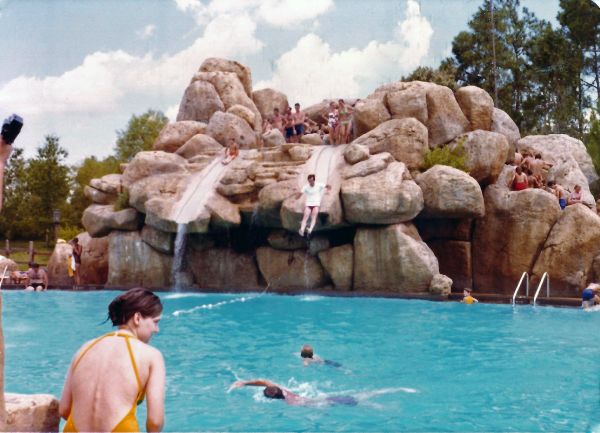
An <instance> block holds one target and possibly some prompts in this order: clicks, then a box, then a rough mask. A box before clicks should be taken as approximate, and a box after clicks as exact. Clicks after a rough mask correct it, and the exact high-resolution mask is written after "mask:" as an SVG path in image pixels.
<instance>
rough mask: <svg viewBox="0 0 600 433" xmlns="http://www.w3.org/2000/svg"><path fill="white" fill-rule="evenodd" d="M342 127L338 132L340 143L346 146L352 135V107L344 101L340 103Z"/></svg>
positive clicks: (339, 111)
mask: <svg viewBox="0 0 600 433" xmlns="http://www.w3.org/2000/svg"><path fill="white" fill-rule="evenodd" d="M338 105H339V107H340V108H339V109H338V113H339V118H340V126H339V131H338V134H339V136H338V143H340V144H346V143H348V140H350V134H351V133H352V126H351V123H352V107H350V106H348V105H346V103H345V102H344V100H343V99H340V100H339V101H338Z"/></svg>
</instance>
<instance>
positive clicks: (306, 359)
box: [300, 344, 342, 367]
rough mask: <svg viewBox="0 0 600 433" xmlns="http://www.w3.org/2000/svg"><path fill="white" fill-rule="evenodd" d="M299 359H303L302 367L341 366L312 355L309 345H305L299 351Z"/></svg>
mask: <svg viewBox="0 0 600 433" xmlns="http://www.w3.org/2000/svg"><path fill="white" fill-rule="evenodd" d="M300 357H302V359H303V364H304V366H305V367H306V366H308V365H310V364H325V365H329V366H331V367H341V366H342V364H340V363H339V362H336V361H330V360H329V359H323V358H320V357H318V356H317V355H315V354H314V351H313V348H312V346H310V345H309V344H305V345H304V346H302V349H300Z"/></svg>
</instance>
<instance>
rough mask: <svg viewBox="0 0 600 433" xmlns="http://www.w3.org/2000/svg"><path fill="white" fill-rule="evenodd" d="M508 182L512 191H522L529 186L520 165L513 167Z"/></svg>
mask: <svg viewBox="0 0 600 433" xmlns="http://www.w3.org/2000/svg"><path fill="white" fill-rule="evenodd" d="M510 184H511V186H512V189H513V190H514V191H523V190H524V189H527V187H528V186H529V181H528V179H527V175H526V174H525V173H523V169H522V168H521V167H516V168H515V174H514V176H513V179H512V182H511V183H510Z"/></svg>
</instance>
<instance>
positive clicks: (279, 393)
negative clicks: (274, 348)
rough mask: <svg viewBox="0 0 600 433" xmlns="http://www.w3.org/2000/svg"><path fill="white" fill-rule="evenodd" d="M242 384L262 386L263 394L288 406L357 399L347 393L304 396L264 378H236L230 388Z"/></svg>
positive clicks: (335, 403) (351, 402)
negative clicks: (283, 401)
mask: <svg viewBox="0 0 600 433" xmlns="http://www.w3.org/2000/svg"><path fill="white" fill-rule="evenodd" d="M244 386H264V387H265V389H264V390H263V395H264V396H265V397H267V398H270V399H273V400H285V402H286V403H287V404H289V405H290V406H319V405H323V404H324V405H328V406H340V405H342V406H356V405H357V404H358V400H357V399H356V398H354V397H352V396H349V395H340V396H333V397H325V398H321V399H319V398H306V397H302V396H301V395H298V394H295V393H293V392H292V391H290V390H289V389H286V388H284V387H282V386H280V385H277V384H276V383H273V382H271V381H269V380H265V379H257V380H248V381H244V380H238V381H236V382H234V383H233V385H231V387H230V388H229V389H230V390H232V389H235V388H242V387H244Z"/></svg>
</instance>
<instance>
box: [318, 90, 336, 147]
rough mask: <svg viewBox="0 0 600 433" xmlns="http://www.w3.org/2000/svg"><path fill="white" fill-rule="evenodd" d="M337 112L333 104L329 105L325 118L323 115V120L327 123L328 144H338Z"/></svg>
mask: <svg viewBox="0 0 600 433" xmlns="http://www.w3.org/2000/svg"><path fill="white" fill-rule="evenodd" d="M339 116H340V114H339V112H338V109H337V106H336V104H335V102H333V101H331V102H330V103H329V112H328V113H327V116H325V115H323V116H322V117H323V119H325V121H326V122H327V128H328V130H329V144H332V145H336V144H338V135H339V134H338V128H339Z"/></svg>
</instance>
